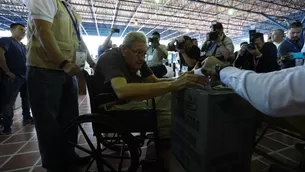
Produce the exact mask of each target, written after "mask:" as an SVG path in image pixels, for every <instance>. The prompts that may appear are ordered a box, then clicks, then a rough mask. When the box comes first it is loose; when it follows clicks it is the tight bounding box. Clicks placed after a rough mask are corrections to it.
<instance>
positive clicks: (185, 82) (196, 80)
mask: <svg viewBox="0 0 305 172" xmlns="http://www.w3.org/2000/svg"><path fill="white" fill-rule="evenodd" d="M208 83H209V80H208V78H207V77H204V76H199V75H195V74H194V72H193V71H189V72H185V73H184V74H182V75H181V76H180V77H179V78H177V80H175V81H173V85H174V87H175V88H176V89H175V90H177V91H178V90H182V89H184V88H194V87H198V84H201V85H206V84H208Z"/></svg>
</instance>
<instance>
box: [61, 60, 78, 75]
mask: <svg viewBox="0 0 305 172" xmlns="http://www.w3.org/2000/svg"><path fill="white" fill-rule="evenodd" d="M63 70H64V72H65V73H67V74H68V75H69V76H74V75H76V74H78V73H80V72H81V69H80V68H79V67H78V66H77V65H76V64H74V63H67V64H66V65H65V66H64V68H63Z"/></svg>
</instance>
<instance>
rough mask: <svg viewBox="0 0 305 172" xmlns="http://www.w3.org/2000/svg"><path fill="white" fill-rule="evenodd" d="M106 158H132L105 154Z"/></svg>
mask: <svg viewBox="0 0 305 172" xmlns="http://www.w3.org/2000/svg"><path fill="white" fill-rule="evenodd" d="M103 157H104V158H111V159H131V158H130V157H128V156H120V155H105V154H103Z"/></svg>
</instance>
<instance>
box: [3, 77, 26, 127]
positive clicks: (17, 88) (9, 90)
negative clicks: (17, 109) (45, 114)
mask: <svg viewBox="0 0 305 172" xmlns="http://www.w3.org/2000/svg"><path fill="white" fill-rule="evenodd" d="M26 84H27V83H26V79H25V78H22V77H18V76H17V77H16V78H15V80H14V81H9V80H8V78H7V77H6V76H5V77H4V78H3V80H2V90H1V95H3V96H2V101H1V102H2V108H1V109H2V114H3V127H4V131H10V130H11V125H12V123H13V116H14V110H13V107H14V104H15V101H16V98H17V96H18V93H19V92H20V95H21V98H22V110H23V112H22V114H23V115H24V116H23V120H27V119H29V118H31V116H30V105H29V100H28V92H27V85H26Z"/></svg>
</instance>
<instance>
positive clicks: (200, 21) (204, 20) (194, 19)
mask: <svg viewBox="0 0 305 172" xmlns="http://www.w3.org/2000/svg"><path fill="white" fill-rule="evenodd" d="M101 8H104V9H111V8H106V7H101ZM137 9H138V8H137ZM120 11H122V12H134V10H127V9H120ZM137 12H138V10H136V11H135V13H137ZM135 13H134V15H135ZM141 13H142V14H149V15H153V14H154V13H150V12H145V13H144V12H141ZM134 15H133V16H132V17H131V19H130V20H129V22H128V25H127V26H126V28H125V29H124V32H123V33H122V35H123V34H124V33H125V31H126V29H127V28H128V26H129V25H130V23H131V20H132V19H133V17H134ZM160 16H162V17H173V16H172V15H167V14H162V15H160ZM174 17H177V18H179V19H185V20H192V21H196V22H198V23H202V22H207V23H208V24H210V22H211V21H210V20H207V19H202V20H200V19H196V18H187V17H182V16H174ZM155 21H156V20H155ZM223 24H225V23H224V22H223ZM230 25H231V26H236V27H243V26H242V25H238V24H233V23H232V22H231V23H230ZM207 27H208V26H207ZM261 30H267V29H264V28H261ZM122 35H121V36H122Z"/></svg>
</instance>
